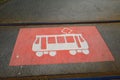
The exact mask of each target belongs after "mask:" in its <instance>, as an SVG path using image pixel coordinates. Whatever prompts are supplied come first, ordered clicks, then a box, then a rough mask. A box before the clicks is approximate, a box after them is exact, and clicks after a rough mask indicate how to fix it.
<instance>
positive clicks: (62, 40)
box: [57, 36, 65, 43]
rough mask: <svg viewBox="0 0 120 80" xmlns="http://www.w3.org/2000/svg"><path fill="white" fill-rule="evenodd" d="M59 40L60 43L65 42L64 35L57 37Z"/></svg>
mask: <svg viewBox="0 0 120 80" xmlns="http://www.w3.org/2000/svg"><path fill="white" fill-rule="evenodd" d="M57 41H58V43H65V39H64V37H63V36H61V37H57Z"/></svg>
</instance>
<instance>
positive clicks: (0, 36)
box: [0, 23, 120, 77]
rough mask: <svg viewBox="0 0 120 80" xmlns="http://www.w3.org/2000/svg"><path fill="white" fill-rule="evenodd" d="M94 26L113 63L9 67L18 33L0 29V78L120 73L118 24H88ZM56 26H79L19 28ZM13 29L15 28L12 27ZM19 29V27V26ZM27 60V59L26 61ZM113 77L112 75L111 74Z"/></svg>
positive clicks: (119, 31) (16, 29) (9, 29)
mask: <svg viewBox="0 0 120 80" xmlns="http://www.w3.org/2000/svg"><path fill="white" fill-rule="evenodd" d="M89 25H96V26H97V29H98V31H99V32H100V33H101V35H102V37H103V39H104V40H105V42H106V44H107V45H108V47H109V49H110V51H111V52H112V55H113V57H114V58H115V61H108V62H95V63H75V64H51V65H29V66H15V67H12V66H9V62H10V59H11V55H12V51H13V48H14V45H15V42H16V38H17V35H18V32H19V29H20V28H18V26H16V28H13V27H11V28H10V27H9V28H5V27H4V26H3V28H0V77H16V76H17V77H20V76H37V75H58V74H74V73H93V72H96V73H100V72H120V54H119V53H120V36H119V35H120V28H119V26H120V23H118V24H89ZM58 26H64V27H65V26H66V27H67V26H80V25H54V26H53V25H48V26H47V25H44V26H21V27H58ZM14 27H15V26H14ZM19 27H20V26H19ZM26 60H27V59H26ZM113 75H114V74H113Z"/></svg>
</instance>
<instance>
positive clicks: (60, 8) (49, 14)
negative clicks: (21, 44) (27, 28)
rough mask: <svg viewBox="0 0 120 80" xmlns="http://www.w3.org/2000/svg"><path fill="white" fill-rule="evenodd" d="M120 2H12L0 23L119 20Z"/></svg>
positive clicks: (0, 15) (0, 9)
mask: <svg viewBox="0 0 120 80" xmlns="http://www.w3.org/2000/svg"><path fill="white" fill-rule="evenodd" d="M119 7H120V1H119V0H103V1H100V0H10V1H9V2H8V3H6V4H4V5H3V6H1V7H0V23H26V22H76V21H92V20H93V21H94V20H120V9H119Z"/></svg>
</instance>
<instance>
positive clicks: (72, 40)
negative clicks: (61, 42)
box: [66, 36, 74, 43]
mask: <svg viewBox="0 0 120 80" xmlns="http://www.w3.org/2000/svg"><path fill="white" fill-rule="evenodd" d="M66 39H67V42H68V43H72V42H74V38H73V36H67V37H66Z"/></svg>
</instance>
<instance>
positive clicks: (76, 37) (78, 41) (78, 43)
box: [75, 36, 81, 48]
mask: <svg viewBox="0 0 120 80" xmlns="http://www.w3.org/2000/svg"><path fill="white" fill-rule="evenodd" d="M78 37H79V36H75V40H76V43H77V45H78V47H79V48H80V47H81V46H80V40H79V39H80V38H78Z"/></svg>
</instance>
